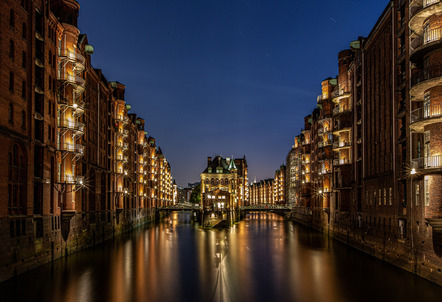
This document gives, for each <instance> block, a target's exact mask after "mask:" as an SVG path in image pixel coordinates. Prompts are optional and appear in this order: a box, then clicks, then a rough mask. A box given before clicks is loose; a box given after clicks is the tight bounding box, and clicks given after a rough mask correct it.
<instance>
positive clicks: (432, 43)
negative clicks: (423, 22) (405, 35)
mask: <svg viewBox="0 0 442 302" xmlns="http://www.w3.org/2000/svg"><path fill="white" fill-rule="evenodd" d="M413 36H416V34H413ZM441 37H442V27H438V28H433V29H429V30H427V31H425V32H424V33H423V36H417V37H416V38H414V39H413V38H412V41H411V43H410V50H411V52H410V60H412V61H417V59H418V58H423V56H424V55H425V54H427V53H429V52H431V51H433V50H435V49H438V48H440V42H441Z"/></svg>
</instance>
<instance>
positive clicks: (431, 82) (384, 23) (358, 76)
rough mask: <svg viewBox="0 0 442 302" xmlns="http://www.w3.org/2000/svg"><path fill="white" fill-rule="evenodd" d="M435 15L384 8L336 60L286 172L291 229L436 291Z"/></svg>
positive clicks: (441, 212)
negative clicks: (334, 242)
mask: <svg viewBox="0 0 442 302" xmlns="http://www.w3.org/2000/svg"><path fill="white" fill-rule="evenodd" d="M441 15H442V3H440V1H439V0H411V1H404V0H395V1H390V2H389V3H388V5H387V7H386V8H385V10H384V12H383V13H382V15H381V16H380V18H379V20H378V21H377V23H376V25H375V26H374V28H373V30H372V31H371V33H370V34H369V35H368V37H366V38H363V37H360V38H358V40H355V41H353V42H351V43H350V49H347V50H343V51H341V52H340V53H339V54H338V75H337V77H336V78H329V79H327V80H325V81H323V82H322V94H321V95H320V96H319V97H318V100H317V103H318V107H317V108H316V109H315V110H314V111H313V112H312V114H311V115H309V116H307V117H306V118H305V129H304V130H302V131H301V134H300V135H298V136H296V138H295V144H294V145H293V146H292V148H291V150H290V152H289V154H288V155H287V172H286V178H287V184H286V187H287V190H288V193H287V195H288V198H287V200H288V202H289V203H291V204H293V205H295V207H294V210H293V213H292V215H293V217H294V218H295V219H296V220H297V221H299V222H301V223H304V224H308V225H312V226H313V227H315V228H316V229H318V230H322V231H324V232H328V233H330V234H333V236H334V237H336V238H338V239H340V240H343V241H345V242H347V243H349V244H351V245H353V246H355V247H357V248H359V249H361V250H364V251H366V252H368V253H370V254H372V255H374V256H376V257H379V258H381V259H384V260H387V261H389V262H391V263H393V264H395V265H397V266H400V267H402V268H404V269H406V270H409V271H411V272H414V273H416V274H419V275H421V276H423V277H425V278H428V279H430V280H432V281H434V282H437V283H439V284H442V275H441V268H442V259H441V257H442V252H441V250H442V233H441V232H442V227H441V226H442V206H441V204H442V203H441V202H440V200H441V198H442V197H441V196H442V192H441V189H440V188H441V181H440V179H441V175H440V172H441V169H440V168H441V166H442V161H441V160H440V159H439V157H440V153H441V150H440V146H441V143H440V142H441V135H440V134H439V132H440V130H439V128H440V125H439V123H441V120H440V116H441V114H440V110H439V102H440V99H441V97H442V96H441V93H440V92H441V91H442V86H441V70H442V69H441V68H440V59H441V57H442V56H441V53H442V49H441V46H440V39H441V37H442V36H441V34H440V33H441V31H440V24H441V20H442V17H441ZM330 105H331V107H330ZM330 109H331V110H332V114H330ZM331 131H332V135H328V134H326V133H328V132H331ZM330 143H331V144H332V147H331V152H330V151H329V150H327V149H326V148H325V145H328V144H330ZM304 146H310V148H309V149H303V147H304ZM307 159H309V160H310V164H308V163H307ZM307 183H310V185H306V184H307ZM321 208H322V209H321Z"/></svg>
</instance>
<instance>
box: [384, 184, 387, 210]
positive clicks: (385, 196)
mask: <svg viewBox="0 0 442 302" xmlns="http://www.w3.org/2000/svg"><path fill="white" fill-rule="evenodd" d="M386 205H387V188H384V206H386Z"/></svg>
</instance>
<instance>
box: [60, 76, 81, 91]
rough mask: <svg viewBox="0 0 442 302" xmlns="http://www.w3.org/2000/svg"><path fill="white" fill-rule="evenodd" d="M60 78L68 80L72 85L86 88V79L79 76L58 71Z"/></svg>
mask: <svg viewBox="0 0 442 302" xmlns="http://www.w3.org/2000/svg"><path fill="white" fill-rule="evenodd" d="M58 79H59V80H60V81H66V82H68V83H70V84H72V85H75V86H78V87H81V88H84V83H85V82H84V79H83V78H81V77H79V76H76V75H72V74H68V73H58Z"/></svg>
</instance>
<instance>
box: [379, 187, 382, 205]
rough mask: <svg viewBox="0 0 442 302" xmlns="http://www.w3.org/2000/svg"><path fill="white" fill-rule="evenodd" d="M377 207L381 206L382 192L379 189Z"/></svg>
mask: <svg viewBox="0 0 442 302" xmlns="http://www.w3.org/2000/svg"><path fill="white" fill-rule="evenodd" d="M378 197H379V205H381V204H382V190H381V189H379V196H378Z"/></svg>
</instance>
